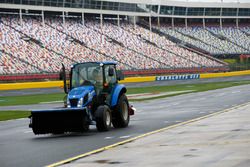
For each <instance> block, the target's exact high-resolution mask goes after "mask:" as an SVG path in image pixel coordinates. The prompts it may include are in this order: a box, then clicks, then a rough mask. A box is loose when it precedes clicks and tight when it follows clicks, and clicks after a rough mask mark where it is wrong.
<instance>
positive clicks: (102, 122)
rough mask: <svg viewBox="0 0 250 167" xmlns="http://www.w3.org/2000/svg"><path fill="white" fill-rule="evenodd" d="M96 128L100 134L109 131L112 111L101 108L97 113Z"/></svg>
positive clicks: (106, 107) (105, 107)
mask: <svg viewBox="0 0 250 167" xmlns="http://www.w3.org/2000/svg"><path fill="white" fill-rule="evenodd" d="M95 119H96V128H97V130H98V131H100V132H104V131H108V130H109V129H110V127H111V120H112V116H111V111H110V109H109V107H108V106H106V105H105V106H99V107H98V108H97V110H96V112H95Z"/></svg>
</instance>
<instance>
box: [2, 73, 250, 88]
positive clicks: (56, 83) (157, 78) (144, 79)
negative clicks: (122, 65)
mask: <svg viewBox="0 0 250 167" xmlns="http://www.w3.org/2000/svg"><path fill="white" fill-rule="evenodd" d="M241 75H250V70H246V71H236V72H225V73H208V74H186V75H168V76H149V77H129V78H125V80H123V81H120V82H119V83H135V82H152V81H163V80H165V81H166V80H183V79H199V78H200V79H203V78H217V77H230V76H241ZM52 87H63V82H62V81H47V82H25V83H8V84H0V90H18V89H31V88H52Z"/></svg>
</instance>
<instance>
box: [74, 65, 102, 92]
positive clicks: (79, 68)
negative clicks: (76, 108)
mask: <svg viewBox="0 0 250 167" xmlns="http://www.w3.org/2000/svg"><path fill="white" fill-rule="evenodd" d="M102 84H103V74H102V68H101V66H100V64H97V63H83V64H77V65H75V66H74V68H73V69H72V78H71V88H72V89H73V88H76V87H79V86H85V85H86V86H87V85H94V86H98V87H100V86H102Z"/></svg>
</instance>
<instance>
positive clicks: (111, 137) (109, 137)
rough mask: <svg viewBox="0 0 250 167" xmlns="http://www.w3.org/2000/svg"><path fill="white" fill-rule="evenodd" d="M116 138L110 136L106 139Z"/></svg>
mask: <svg viewBox="0 0 250 167" xmlns="http://www.w3.org/2000/svg"><path fill="white" fill-rule="evenodd" d="M113 138H114V136H108V137H105V138H104V139H113Z"/></svg>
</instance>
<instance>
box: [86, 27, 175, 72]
mask: <svg viewBox="0 0 250 167" xmlns="http://www.w3.org/2000/svg"><path fill="white" fill-rule="evenodd" d="M112 24H113V23H112ZM113 25H114V26H117V25H115V24H113ZM89 28H90V27H89ZM121 28H122V27H121ZM122 29H123V28H122ZM93 30H94V31H96V32H97V33H99V34H102V35H104V36H105V37H106V38H107V39H109V40H111V41H112V42H113V43H114V44H118V45H120V46H121V47H124V48H126V49H128V50H130V51H132V52H134V53H137V54H139V55H141V56H143V57H146V58H148V59H150V60H153V61H155V62H158V63H159V64H163V65H164V66H163V67H164V68H172V67H171V66H169V65H168V64H166V63H165V62H162V61H159V60H157V59H154V58H152V57H150V56H147V55H145V54H143V53H141V52H138V51H136V50H134V49H132V48H129V47H125V46H124V44H123V43H121V42H119V41H117V40H116V39H114V38H112V37H110V36H108V35H107V34H104V33H102V32H101V31H98V30H96V29H93ZM124 30H125V29H124Z"/></svg>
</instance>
